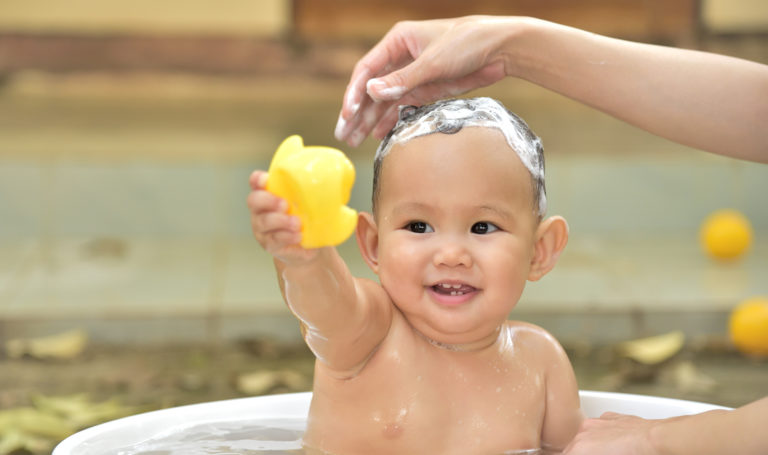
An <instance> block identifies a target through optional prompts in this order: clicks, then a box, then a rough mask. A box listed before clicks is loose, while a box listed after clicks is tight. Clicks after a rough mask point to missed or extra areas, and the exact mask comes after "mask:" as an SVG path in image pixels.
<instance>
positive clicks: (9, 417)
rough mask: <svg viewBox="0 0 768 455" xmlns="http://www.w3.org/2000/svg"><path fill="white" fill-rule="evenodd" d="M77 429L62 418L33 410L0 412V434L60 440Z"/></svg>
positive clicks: (17, 409) (22, 409)
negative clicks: (13, 433) (17, 434)
mask: <svg viewBox="0 0 768 455" xmlns="http://www.w3.org/2000/svg"><path fill="white" fill-rule="evenodd" d="M76 430H77V428H76V427H75V426H74V425H72V424H71V423H70V422H67V421H66V420H65V419H64V418H62V417H60V416H56V415H53V414H50V413H47V412H44V411H41V410H39V409H35V408H29V407H24V408H14V409H7V410H3V411H0V434H2V435H6V434H9V433H12V432H14V431H15V432H19V433H24V434H28V435H34V436H38V437H43V438H50V439H54V440H61V439H64V438H66V437H67V436H69V435H71V434H72V433H74V432H75V431H76Z"/></svg>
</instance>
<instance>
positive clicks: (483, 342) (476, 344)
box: [411, 326, 502, 352]
mask: <svg viewBox="0 0 768 455" xmlns="http://www.w3.org/2000/svg"><path fill="white" fill-rule="evenodd" d="M411 328H412V329H413V331H414V332H416V334H417V335H418V336H419V337H421V338H422V339H424V340H425V341H427V342H428V343H429V344H431V345H432V346H435V347H437V348H440V349H444V350H446V351H452V352H476V351H481V350H483V349H485V348H488V347H490V346H493V345H494V344H496V342H497V341H498V340H499V334H500V333H501V329H502V326H499V327H496V329H495V330H494V331H493V332H492V333H491V334H489V335H488V336H487V337H483V338H481V339H479V340H477V341H470V342H469V343H458V344H452V343H444V342H442V341H437V340H433V339H432V338H429V337H428V336H426V335H424V334H423V333H421V332H419V331H418V330H416V328H415V327H411Z"/></svg>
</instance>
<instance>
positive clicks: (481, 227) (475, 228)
mask: <svg viewBox="0 0 768 455" xmlns="http://www.w3.org/2000/svg"><path fill="white" fill-rule="evenodd" d="M498 229H499V228H498V227H497V226H496V225H495V224H493V223H488V222H486V221H480V222H479V223H475V224H473V225H472V233H473V234H490V233H491V232H493V231H496V230H498Z"/></svg>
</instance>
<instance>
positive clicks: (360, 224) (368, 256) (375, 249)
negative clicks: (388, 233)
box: [355, 212, 379, 274]
mask: <svg viewBox="0 0 768 455" xmlns="http://www.w3.org/2000/svg"><path fill="white" fill-rule="evenodd" d="M355 234H356V237H357V246H358V248H359V249H360V254H361V255H362V256H363V259H364V260H365V263H366V264H368V267H370V268H371V270H373V273H376V274H378V273H379V228H378V227H377V226H376V220H374V219H373V215H371V214H370V213H367V212H360V213H359V214H358V216H357V228H356V230H355Z"/></svg>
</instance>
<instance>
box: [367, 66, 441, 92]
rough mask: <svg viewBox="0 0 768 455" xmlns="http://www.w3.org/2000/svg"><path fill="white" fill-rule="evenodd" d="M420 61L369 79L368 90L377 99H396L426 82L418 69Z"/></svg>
mask: <svg viewBox="0 0 768 455" xmlns="http://www.w3.org/2000/svg"><path fill="white" fill-rule="evenodd" d="M418 65H419V63H418V62H412V63H411V64H409V65H407V66H405V67H403V68H401V69H399V70H397V71H393V72H391V73H389V74H387V75H385V76H382V77H377V78H374V79H370V80H368V83H367V84H366V87H365V88H366V91H367V92H368V95H369V96H370V97H371V98H373V99H374V100H375V101H394V100H397V99H399V98H402V97H403V95H405V94H406V93H408V92H410V91H411V90H413V89H414V88H416V87H418V86H419V85H421V84H423V83H424V82H425V79H428V78H425V77H423V75H422V74H421V72H420V71H418Z"/></svg>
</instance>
